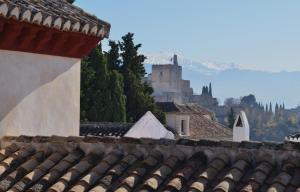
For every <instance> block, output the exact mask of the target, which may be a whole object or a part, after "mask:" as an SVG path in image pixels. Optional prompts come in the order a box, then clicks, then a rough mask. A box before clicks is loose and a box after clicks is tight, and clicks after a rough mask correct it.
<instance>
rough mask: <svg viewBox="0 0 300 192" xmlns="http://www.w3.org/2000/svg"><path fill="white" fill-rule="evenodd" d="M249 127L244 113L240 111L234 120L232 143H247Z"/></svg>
mask: <svg viewBox="0 0 300 192" xmlns="http://www.w3.org/2000/svg"><path fill="white" fill-rule="evenodd" d="M249 140H250V126H249V123H248V120H247V116H246V113H245V112H244V111H241V112H240V113H239V114H238V116H237V118H236V119H235V122H234V126H233V141H249Z"/></svg>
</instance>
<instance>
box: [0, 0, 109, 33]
mask: <svg viewBox="0 0 300 192" xmlns="http://www.w3.org/2000/svg"><path fill="white" fill-rule="evenodd" d="M1 16H2V17H5V18H8V19H11V18H12V19H14V20H19V21H21V22H28V23H32V24H35V25H40V26H45V27H50V28H54V29H57V30H61V31H69V32H79V33H83V34H88V35H91V36H97V37H102V38H103V37H108V35H109V30H110V24H108V23H106V22H104V21H102V20H99V19H98V18H97V17H95V16H93V15H90V14H88V13H86V12H84V11H83V10H82V9H80V8H78V7H76V6H74V5H72V4H70V3H68V2H67V1H66V0H0V17H1Z"/></svg>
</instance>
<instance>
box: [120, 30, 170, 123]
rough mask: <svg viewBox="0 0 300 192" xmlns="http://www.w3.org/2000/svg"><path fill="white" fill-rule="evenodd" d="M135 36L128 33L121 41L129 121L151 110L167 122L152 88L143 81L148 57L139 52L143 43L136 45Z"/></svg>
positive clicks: (121, 68)
mask: <svg viewBox="0 0 300 192" xmlns="http://www.w3.org/2000/svg"><path fill="white" fill-rule="evenodd" d="M133 36H134V35H133V34H132V33H128V34H127V35H125V36H123V37H122V41H121V42H119V47H120V51H121V54H120V55H121V58H122V65H121V67H120V72H121V73H122V74H123V77H124V93H125V95H126V112H127V121H128V122H134V121H137V120H138V119H139V118H140V117H141V116H142V115H144V114H145V112H147V111H151V112H152V113H153V114H154V115H155V116H156V117H157V118H158V119H159V120H160V121H161V122H163V123H165V116H164V114H163V112H162V111H160V110H159V109H158V107H157V106H156V105H155V102H154V99H153V97H152V96H151V94H152V92H153V90H152V88H151V87H149V86H148V85H147V84H145V83H142V77H144V76H145V74H146V72H145V68H144V64H143V62H144V61H145V59H146V57H145V56H144V55H142V54H139V53H138V50H139V49H140V47H141V44H137V45H135V44H134V42H133V40H134V39H133Z"/></svg>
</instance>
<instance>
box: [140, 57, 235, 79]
mask: <svg viewBox="0 0 300 192" xmlns="http://www.w3.org/2000/svg"><path fill="white" fill-rule="evenodd" d="M173 55H174V54H172V53H158V54H146V56H147V60H146V61H145V63H147V64H170V63H172V58H173ZM177 56H178V63H179V64H180V65H181V66H183V68H186V69H188V70H194V71H198V72H199V73H202V74H206V75H212V74H215V73H218V72H220V71H224V70H228V69H234V68H237V66H235V65H234V64H225V63H217V62H211V61H194V60H191V59H188V58H186V57H184V56H182V55H177Z"/></svg>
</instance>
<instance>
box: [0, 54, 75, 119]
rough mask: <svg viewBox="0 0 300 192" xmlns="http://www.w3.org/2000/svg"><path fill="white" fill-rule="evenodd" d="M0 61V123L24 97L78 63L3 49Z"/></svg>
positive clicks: (61, 58) (72, 60)
mask: <svg viewBox="0 0 300 192" xmlns="http://www.w3.org/2000/svg"><path fill="white" fill-rule="evenodd" d="M0 58H1V59H0V85H1V88H0V121H1V120H2V119H3V118H5V116H6V115H7V114H8V113H9V112H10V111H11V110H12V109H14V108H15V107H16V106H17V105H18V104H19V103H21V102H22V100H24V99H25V98H26V97H27V96H28V95H30V94H31V93H32V92H34V91H35V90H37V89H39V88H40V87H42V86H43V85H45V84H47V83H49V82H51V81H53V80H55V79H56V78H57V77H59V76H60V75H62V74H63V73H65V72H66V71H68V70H69V69H70V68H71V67H72V66H73V64H74V63H76V61H78V59H70V58H64V57H54V56H49V55H39V54H31V53H21V52H12V51H3V50H0ZM39 99H41V98H39Z"/></svg>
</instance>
